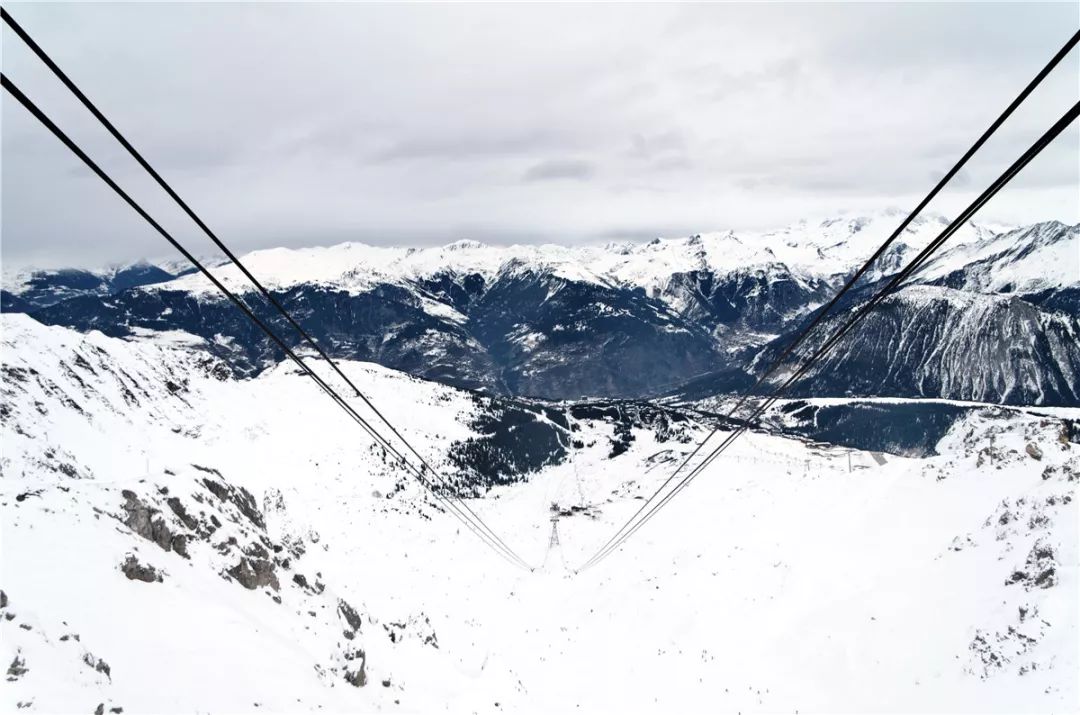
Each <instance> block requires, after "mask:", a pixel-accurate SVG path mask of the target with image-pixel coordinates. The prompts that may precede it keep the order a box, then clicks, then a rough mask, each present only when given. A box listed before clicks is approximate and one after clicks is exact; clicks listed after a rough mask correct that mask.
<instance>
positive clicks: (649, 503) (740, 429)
mask: <svg viewBox="0 0 1080 715" xmlns="http://www.w3.org/2000/svg"><path fill="white" fill-rule="evenodd" d="M1078 42H1080V31H1078V32H1076V33H1074V34H1073V36H1072V37H1071V38H1070V39H1069V41H1068V42H1066V43H1065V45H1064V46H1063V47H1062V48H1061V49H1060V50H1059V51H1058V52H1057V54H1055V55H1054V56H1053V57H1052V58H1051V59H1050V61H1049V62H1048V63H1047V65H1046V66H1045V67H1044V68H1043V69H1042V70H1041V71H1040V72H1039V73H1038V74H1037V75H1036V76H1035V78H1034V79H1033V80H1032V81H1031V82H1030V83H1029V84H1028V85H1027V86H1026V87H1025V88H1024V89H1023V90H1022V91H1021V92H1020V94H1019V95H1017V97H1016V99H1014V100H1013V101H1012V103H1010V104H1009V106H1008V107H1006V108H1005V110H1004V111H1003V112H1002V113H1001V115H1000V116H999V117H998V118H997V119H996V120H994V122H993V123H992V124H991V125H990V127H989V128H988V129H987V130H986V131H985V132H983V134H982V136H980V137H979V138H978V140H976V142H975V143H974V144H973V145H972V146H971V148H970V149H968V150H967V152H966V153H965V154H964V155H963V156H962V157H961V158H960V160H959V161H957V163H956V164H955V165H954V166H953V167H952V169H950V170H949V172H948V173H946V174H945V175H944V176H943V177H942V178H941V179H940V180H939V181H938V183H937V184H936V185H935V186H934V188H933V189H931V191H930V193H928V194H927V195H926V197H925V198H924V199H923V200H922V201H921V202H920V203H919V204H918V205H917V206H916V207H915V209H914V210H913V211H912V212H911V213H910V214H909V215H908V216H907V218H905V219H904V220H903V221H902V222H901V223H900V225H899V226H898V227H897V228H896V230H895V231H894V232H893V233H892V235H891V236H889V238H888V239H887V240H886V241H885V242H884V243H882V244H881V246H879V247H878V249H877V250H876V251H875V252H874V254H873V255H872V256H871V257H870V258H869V259H868V260H867V261H866V263H864V264H863V266H862V267H861V268H859V270H858V271H856V272H855V273H854V275H852V277H851V278H850V279H849V280H848V281H847V282H846V283H845V284H844V286H843V287H842V288H841V289H840V291H839V292H838V293H837V294H836V295H835V296H834V297H833V298H832V300H830V301H829V302H828V303H827V304H826V305H825V306H824V307H823V308H821V309H820V310H819V311H818V312H817V314H816V315H815V316H814V318H813V320H811V321H810V323H809V324H808V325H807V326H806V327H805V328H804V329H803V330H802V331H801V332H800V333H799V334H798V335H797V336H796V338H795V339H794V340H793V341H792V342H791V344H790V345H788V346H787V347H786V348H785V349H784V350H783V351H782V352H781V353H780V354H779V356H778V357H776V358H775V359H774V360H773V361H772V363H771V364H770V365H769V366H768V367H767V368H766V370H765V371H764V372H763V373H762V374H761V376H760V377H759V378H758V379H757V381H756V382H755V383H754V385H753V386H752V387H751V388H750V389H749V390H747V391H746V392H744V393H743V394H742V396H741V397H740V398H739V399H738V401H737V402H736V403H735V406H734V407H732V408H731V410H729V411H728V413H727V415H726V416H725V418H724V422H728V421H730V420H731V419H732V418H733V417H734V416H735V413H736V412H737V411H738V410H739V409H740V408H741V407H742V406H743V405H744V404H746V403H747V401H748V400H749V399H750V398H751V396H752V395H754V393H755V391H756V390H757V389H758V388H759V387H761V386H762V385H763V384H764V383H765V381H766V380H767V379H768V378H769V377H770V376H772V374H773V373H774V372H776V370H777V369H778V368H779V367H780V366H781V365H782V364H783V363H784V361H785V360H786V359H787V358H788V357H789V356H791V355H792V354H793V353H794V352H795V350H796V349H797V348H798V347H799V346H800V345H801V344H802V343H803V342H805V340H806V339H807V337H808V336H809V335H810V334H811V333H812V332H813V331H814V329H815V328H817V327H818V326H819V325H820V324H821V323H822V322H823V321H824V320H825V318H826V316H827V315H828V314H829V313H830V312H831V311H832V310H833V308H834V307H835V306H836V305H837V303H838V302H839V301H840V300H841V298H843V296H844V295H845V294H847V293H848V292H849V291H850V290H851V288H852V287H853V286H854V285H855V284H856V283H857V282H858V281H859V279H860V278H862V276H863V275H864V274H865V273H866V272H867V271H868V270H869V269H870V266H871V265H873V264H874V263H875V262H876V261H877V260H878V258H880V257H881V256H882V254H884V253H885V251H886V250H888V248H889V246H891V245H892V244H893V242H894V241H895V240H896V239H897V237H899V236H900V235H901V234H902V233H903V232H904V230H905V229H906V228H907V227H908V225H909V224H910V223H911V222H912V221H913V220H914V219H915V217H916V216H918V215H919V213H921V212H922V211H923V209H925V208H926V206H927V204H929V203H930V201H931V200H932V199H933V198H934V197H935V196H937V194H938V193H939V192H940V191H941V190H942V189H943V188H944V187H945V185H946V184H948V183H949V181H950V180H951V179H952V178H953V177H954V176H956V174H957V173H958V172H959V171H960V170H961V169H962V168H963V166H964V165H965V164H966V163H967V162H968V160H969V159H970V158H971V157H972V156H973V155H974V154H975V153H976V152H977V151H978V150H979V149H980V148H981V147H982V146H983V144H985V143H986V141H987V140H988V139H989V138H990V137H991V135H993V134H994V132H995V131H997V129H998V127H1000V126H1001V125H1002V124H1003V123H1004V122H1005V120H1006V119H1008V118H1009V116H1010V115H1011V114H1012V113H1013V112H1014V111H1015V110H1016V109H1017V107H1019V106H1020V105H1021V104H1022V103H1023V102H1024V101H1025V100H1026V99H1027V98H1028V96H1029V95H1030V94H1031V93H1032V92H1033V91H1034V90H1035V88H1036V87H1038V86H1039V84H1040V83H1041V82H1042V81H1043V80H1044V79H1045V78H1046V77H1047V76H1048V75H1049V74H1050V73H1051V72H1052V71H1053V70H1054V68H1055V67H1057V65H1058V64H1059V63H1060V62H1061V60H1062V59H1064V58H1065V56H1066V55H1067V54H1069V52H1071V51H1072V49H1073V48H1074V47H1076V45H1077V43H1078ZM1078 115H1080V102H1077V103H1076V104H1074V105H1073V106H1072V108H1071V109H1069V110H1068V111H1067V112H1065V114H1064V115H1062V117H1061V118H1060V119H1059V120H1058V121H1057V122H1055V123H1054V124H1053V126H1051V127H1050V129H1048V130H1047V131H1046V132H1045V133H1044V134H1043V135H1042V136H1041V137H1039V139H1038V140H1037V141H1036V142H1035V143H1034V144H1032V145H1031V147H1030V148H1028V150H1027V151H1025V152H1024V153H1023V154H1022V155H1021V156H1020V158H1019V159H1017V160H1016V161H1015V162H1014V163H1013V164H1012V165H1011V166H1010V167H1009V168H1008V169H1006V170H1005V172H1004V173H1003V174H1002V175H1001V176H999V177H998V178H997V180H995V181H994V182H993V183H992V184H991V185H990V187H989V188H987V189H986V191H984V192H983V193H982V194H980V195H979V197H978V198H977V199H975V201H974V202H972V203H971V204H970V205H969V206H968V207H967V208H966V209H964V211H963V212H961V214H960V215H959V216H957V217H956V219H955V220H953V221H952V222H951V223H950V224H949V225H948V226H947V227H946V228H945V229H944V230H943V231H942V232H941V233H940V234H939V235H938V236H937V238H935V239H934V240H932V241H931V242H930V243H929V244H928V245H927V246H926V247H925V248H924V249H923V250H922V251H920V252H919V253H918V255H916V257H915V258H914V259H912V260H911V261H910V262H909V263H908V264H907V265H906V266H905V267H904V268H903V269H902V270H901V271H900V272H899V273H897V274H896V275H894V276H893V277H892V279H891V280H889V281H888V282H887V283H886V284H885V285H884V286H883V287H882V288H881V289H879V290H878V291H877V292H876V293H875V294H874V295H873V297H872V298H870V299H869V300H868V301H867V302H866V303H864V304H863V305H862V306H861V307H859V308H858V309H856V310H855V311H854V314H853V315H852V316H851V317H850V318H849V319H848V320H847V321H846V322H845V323H844V324H843V325H841V326H840V327H839V328H837V329H836V330H835V331H833V333H832V334H831V335H830V336H829V337H828V338H827V339H825V340H824V341H823V342H822V343H821V345H820V346H819V347H818V348H817V349H816V350H815V351H814V352H813V353H812V354H811V355H810V356H809V357H807V358H806V359H805V360H804V361H803V362H802V364H801V365H800V366H799V367H798V369H796V370H795V371H794V373H792V374H791V375H790V376H789V377H788V378H787V379H786V380H784V381H783V383H782V384H781V385H780V386H778V387H777V388H776V389H774V390H773V391H772V393H771V394H769V395H768V396H767V397H766V399H764V400H763V401H761V402H760V403H759V404H758V405H757V406H756V407H755V408H754V409H753V410H752V411H751V412H750V414H749V415H748V416H747V417H745V418H741V419H740V420H739V422H741V424H739V425H738V426H737V427H736V428H735V429H734V430H733V431H732V432H730V433H729V434H728V435H727V436H726V437H725V438H724V439H723V440H722V441H721V443H720V444H719V445H718V446H716V447H715V448H714V449H713V450H712V451H711V452H709V453H708V454H706V455H705V457H704V458H703V459H702V460H701V462H700V463H699V464H697V465H696V466H694V467H693V468H692V469H691V470H690V471H689V472H688V473H687V474H686V475H685V476H684V477H683V478H682V479H681V480H680V481H679V482H677V483H676V484H675V486H674V487H672V488H671V489H670V490H669V491H667V493H666V494H664V496H663V497H660V494H661V493H662V492H664V490H665V489H667V488H668V486H669V485H670V484H671V483H672V482H673V481H674V480H675V479H676V477H678V475H679V474H680V473H681V472H682V471H683V469H684V468H685V467H686V465H687V464H689V463H690V462H691V461H692V460H693V459H694V457H695V456H697V455H698V453H699V452H701V451H702V450H703V449H704V447H705V445H706V444H707V443H708V442H709V441H710V440H711V439H712V438H713V437H714V436H715V435H716V434H717V433H718V432H719V431H720V427H719V426H717V427H715V428H714V429H713V430H712V431H711V432H710V433H709V434H708V435H707V436H706V437H705V439H703V440H702V441H701V443H699V444H698V446H697V447H696V448H695V449H694V450H693V451H692V452H691V453H690V454H689V455H688V456H687V457H686V459H684V460H683V461H682V462H681V463H680V464H679V466H678V467H677V468H676V469H675V471H674V472H673V473H672V474H671V476H669V477H668V478H667V479H666V480H665V481H664V482H663V483H662V484H661V485H660V486H659V487H658V488H657V489H656V491H655V492H653V494H652V496H650V497H649V498H648V500H646V501H645V503H643V504H642V505H641V507H640V508H638V510H637V511H636V512H634V514H633V515H631V516H630V518H629V519H627V520H626V522H624V523H623V525H622V526H621V527H620V528H619V529H618V530H617V531H616V532H615V533H614V534H613V535H612V536H611V538H609V539H608V540H607V542H605V543H604V545H603V546H601V547H600V548H599V549H598V550H597V551H596V552H595V553H594V554H593V555H592V556H591V557H590V558H589V559H588V560H587V561H585V562H584V563H583V564H582V565H581V566H580V567H579V568H578V571H579V572H580V571H583V570H586V569H589V568H592V567H594V566H596V565H597V564H598V563H600V562H601V561H603V560H604V559H605V558H607V557H608V556H609V555H611V554H612V553H614V552H615V551H616V550H618V549H619V547H621V546H622V545H623V544H624V543H625V542H626V540H627V539H629V538H630V537H631V536H633V535H634V534H635V533H637V531H638V530H639V529H641V527H642V526H644V525H645V524H646V523H647V522H648V521H649V520H650V519H652V518H653V517H654V516H655V515H656V513H657V512H658V511H660V510H661V509H663V508H664V506H666V505H667V504H668V503H669V502H670V501H671V500H672V499H673V498H674V497H675V495H677V494H678V493H679V492H680V491H682V490H683V489H685V488H686V486H687V485H688V484H690V482H692V481H693V480H694V479H695V478H696V477H697V476H698V475H699V474H701V472H702V470H704V469H705V468H706V467H707V466H709V464H711V463H712V462H713V461H714V460H715V459H716V458H717V457H719V456H720V454H722V453H723V452H724V451H725V450H726V449H727V448H728V447H729V446H730V445H731V444H732V443H733V442H734V441H735V440H737V439H738V438H739V437H740V436H741V435H742V434H744V433H745V432H746V431H747V430H748V429H749V428H750V425H751V424H752V423H753V421H754V420H755V419H756V418H757V417H758V416H760V415H761V414H762V413H764V412H765V411H766V410H768V409H769V408H770V407H772V405H773V404H774V403H775V402H776V401H777V400H778V399H780V396H781V395H783V394H784V393H785V392H786V391H787V390H788V389H789V388H790V387H791V386H792V384H794V383H795V382H796V381H797V380H799V379H800V378H801V377H802V376H804V375H805V374H806V373H807V372H808V371H809V370H810V369H811V368H813V366H814V365H816V364H817V363H818V362H819V361H820V360H821V359H822V358H824V357H825V356H826V355H827V354H828V353H829V352H830V351H831V350H832V348H833V347H835V346H836V344H837V343H838V342H839V341H840V340H841V339H842V338H843V337H844V336H845V335H847V334H848V333H850V332H851V330H852V328H854V327H855V326H856V325H857V324H858V323H859V322H860V321H861V320H863V318H865V317H866V316H867V315H868V314H869V313H870V312H871V311H872V310H873V309H874V308H875V307H876V306H877V305H878V304H880V303H881V301H882V300H884V299H885V297H886V296H888V295H890V294H891V293H894V292H895V291H896V290H898V289H899V287H900V286H901V284H902V283H903V281H904V280H906V279H907V278H909V277H910V276H911V275H912V274H914V273H915V272H916V271H918V270H919V268H921V267H922V266H923V265H924V264H925V263H926V261H927V260H928V259H929V258H930V257H931V256H932V255H933V254H934V253H935V252H936V251H937V250H938V249H939V248H941V246H942V245H943V244H944V243H945V241H947V240H948V238H949V237H950V236H952V235H953V234H954V233H955V232H956V231H957V230H958V229H959V228H960V227H961V226H962V225H963V224H964V223H965V222H967V221H969V220H970V219H971V218H972V216H974V215H975V213H976V212H977V211H978V210H979V209H980V208H981V207H982V206H983V205H984V204H985V203H986V202H987V201H989V200H990V199H991V198H992V197H993V196H994V195H995V194H996V193H997V192H998V191H1000V190H1001V189H1002V188H1003V187H1004V186H1005V185H1006V184H1007V183H1009V181H1011V180H1012V178H1013V177H1015V176H1016V175H1017V174H1018V173H1019V172H1020V171H1021V170H1022V169H1023V168H1024V167H1025V166H1027V164H1028V163H1029V162H1030V161H1031V160H1032V159H1034V158H1035V157H1036V156H1037V155H1038V154H1039V153H1040V152H1041V151H1042V150H1043V149H1045V148H1046V147H1047V146H1048V145H1049V144H1050V143H1051V142H1052V141H1053V140H1054V139H1055V138H1056V137H1057V136H1058V135H1059V134H1061V132H1062V131H1064V130H1065V128H1066V127H1067V126H1069V124H1071V123H1072V122H1073V121H1074V120H1075V119H1076V118H1077V116H1078ZM721 424H722V423H721Z"/></svg>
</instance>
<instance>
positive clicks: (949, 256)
mask: <svg viewBox="0 0 1080 715" xmlns="http://www.w3.org/2000/svg"><path fill="white" fill-rule="evenodd" d="M918 280H919V281H921V282H941V283H944V284H946V285H950V286H952V287H954V288H963V289H966V290H973V291H979V292H982V293H1018V294H1026V293H1040V292H1043V291H1047V290H1056V289H1062V288H1076V287H1078V286H1080V224H1078V225H1076V226H1066V225H1065V224H1063V223H1061V222H1060V221H1047V222H1044V223H1037V224H1034V225H1032V226H1025V227H1023V228H1017V229H1014V230H1012V231H1006V232H1004V233H999V234H996V235H994V236H991V237H988V238H986V239H985V240H981V241H977V242H972V243H968V244H964V245H959V246H955V247H953V248H952V249H950V250H947V251H943V252H942V254H941V256H939V257H938V258H936V259H934V260H932V261H931V262H929V263H928V264H927V265H926V267H925V268H923V269H922V270H921V271H920V272H919V274H918Z"/></svg>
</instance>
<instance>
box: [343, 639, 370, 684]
mask: <svg viewBox="0 0 1080 715" xmlns="http://www.w3.org/2000/svg"><path fill="white" fill-rule="evenodd" d="M345 660H347V661H351V662H353V663H355V662H356V661H359V665H357V666H356V667H354V668H346V669H345V680H346V681H347V682H348V683H349V684H350V685H353V686H354V687H357V688H362V687H364V686H365V685H367V654H365V653H364V650H363V649H362V648H357V649H356V650H352V651H346V652H345Z"/></svg>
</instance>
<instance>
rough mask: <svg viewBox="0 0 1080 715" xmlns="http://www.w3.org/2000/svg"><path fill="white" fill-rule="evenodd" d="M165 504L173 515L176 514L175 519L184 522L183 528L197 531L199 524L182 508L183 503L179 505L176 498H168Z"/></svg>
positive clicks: (179, 502)
mask: <svg viewBox="0 0 1080 715" xmlns="http://www.w3.org/2000/svg"><path fill="white" fill-rule="evenodd" d="M165 503H166V504H168V505H169V508H170V509H172V511H173V513H174V514H176V516H177V518H178V519H180V521H182V522H184V526H186V527H187V528H189V529H191V530H192V531H197V530H198V528H199V522H198V521H196V520H195V519H194V518H193V517H192V516H191V515H190V514H188V513H187V509H185V508H184V505H183V503H181V501H180V500H179V499H177V498H176V497H170V498H169V499H168V500H166V502H165Z"/></svg>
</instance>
